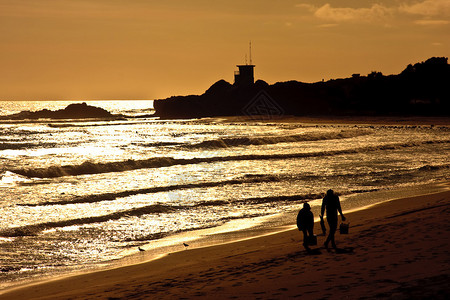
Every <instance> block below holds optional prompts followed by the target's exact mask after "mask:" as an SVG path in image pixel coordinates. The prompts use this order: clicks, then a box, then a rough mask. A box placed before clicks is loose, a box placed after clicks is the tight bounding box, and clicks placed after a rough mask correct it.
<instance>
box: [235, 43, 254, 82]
mask: <svg viewBox="0 0 450 300" xmlns="http://www.w3.org/2000/svg"><path fill="white" fill-rule="evenodd" d="M249 52H250V53H249V54H250V55H249V56H250V63H249V64H248V63H247V59H245V65H237V67H238V68H239V71H235V72H234V85H235V86H249V85H252V84H254V83H255V77H254V68H255V65H254V64H253V63H252V43H251V42H250V44H249Z"/></svg>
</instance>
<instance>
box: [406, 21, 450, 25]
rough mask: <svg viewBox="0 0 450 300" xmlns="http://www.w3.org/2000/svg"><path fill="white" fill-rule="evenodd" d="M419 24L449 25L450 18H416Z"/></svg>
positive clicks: (416, 22)
mask: <svg viewBox="0 0 450 300" xmlns="http://www.w3.org/2000/svg"><path fill="white" fill-rule="evenodd" d="M414 23H415V24H417V25H425V26H433V25H435V26H439V25H447V24H450V21H448V20H416V21H415V22H414Z"/></svg>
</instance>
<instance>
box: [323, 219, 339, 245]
mask: <svg viewBox="0 0 450 300" xmlns="http://www.w3.org/2000/svg"><path fill="white" fill-rule="evenodd" d="M327 222H328V226H330V233H329V234H328V237H327V239H326V240H325V243H324V245H325V248H328V243H330V242H331V246H333V248H336V242H335V240H334V234H335V233H336V229H337V218H336V219H334V218H332V219H330V218H328V217H327Z"/></svg>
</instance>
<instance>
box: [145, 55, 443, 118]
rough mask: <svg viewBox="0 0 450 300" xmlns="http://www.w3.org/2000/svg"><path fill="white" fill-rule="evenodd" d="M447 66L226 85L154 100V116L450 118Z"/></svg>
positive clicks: (438, 60) (435, 61)
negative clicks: (327, 78)
mask: <svg viewBox="0 0 450 300" xmlns="http://www.w3.org/2000/svg"><path fill="white" fill-rule="evenodd" d="M449 83H450V66H449V64H448V59H447V58H446V57H433V58H430V59H428V60H427V61H425V62H421V63H417V64H414V65H409V66H407V67H406V69H405V70H404V71H403V72H401V73H400V74H398V75H389V76H384V75H383V74H382V73H380V72H372V73H370V74H368V75H367V76H360V75H359V74H354V75H353V76H352V77H350V78H345V79H336V80H330V81H327V82H317V83H302V82H298V81H288V82H279V83H275V84H273V85H269V84H267V83H266V82H264V81H262V80H258V81H256V82H255V84H253V85H250V86H235V85H232V84H230V83H228V82H226V81H225V80H219V81H218V82H216V83H214V84H213V85H212V86H211V87H210V88H209V89H208V90H207V91H206V92H205V93H204V94H202V95H191V96H175V97H170V98H167V99H161V100H155V102H154V108H155V110H156V116H159V117H161V118H198V117H210V116H231V115H255V114H256V115H297V116H307V115H355V116H357V115H431V116H449V115H450V89H449V88H448V85H449Z"/></svg>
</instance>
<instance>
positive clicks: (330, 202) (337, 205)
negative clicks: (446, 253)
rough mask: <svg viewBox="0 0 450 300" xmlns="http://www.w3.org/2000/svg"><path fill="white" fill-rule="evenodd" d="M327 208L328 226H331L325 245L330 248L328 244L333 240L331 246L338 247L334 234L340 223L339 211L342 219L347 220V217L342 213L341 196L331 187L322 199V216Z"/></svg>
mask: <svg viewBox="0 0 450 300" xmlns="http://www.w3.org/2000/svg"><path fill="white" fill-rule="evenodd" d="M325 210H326V212H327V223H328V226H330V233H329V234H328V237H327V239H326V240H325V243H324V246H325V248H327V249H328V244H329V243H330V242H331V246H333V248H334V249H336V248H337V247H336V242H335V240H334V235H335V233H336V229H337V225H338V212H339V213H340V214H341V218H342V221H345V217H344V214H343V213H342V209H341V202H340V201H339V197H338V196H337V195H336V194H335V193H334V191H333V190H331V189H330V190H328V191H327V194H326V196H325V197H324V198H323V200H322V208H321V210H320V213H321V216H323V214H324V212H325Z"/></svg>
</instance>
